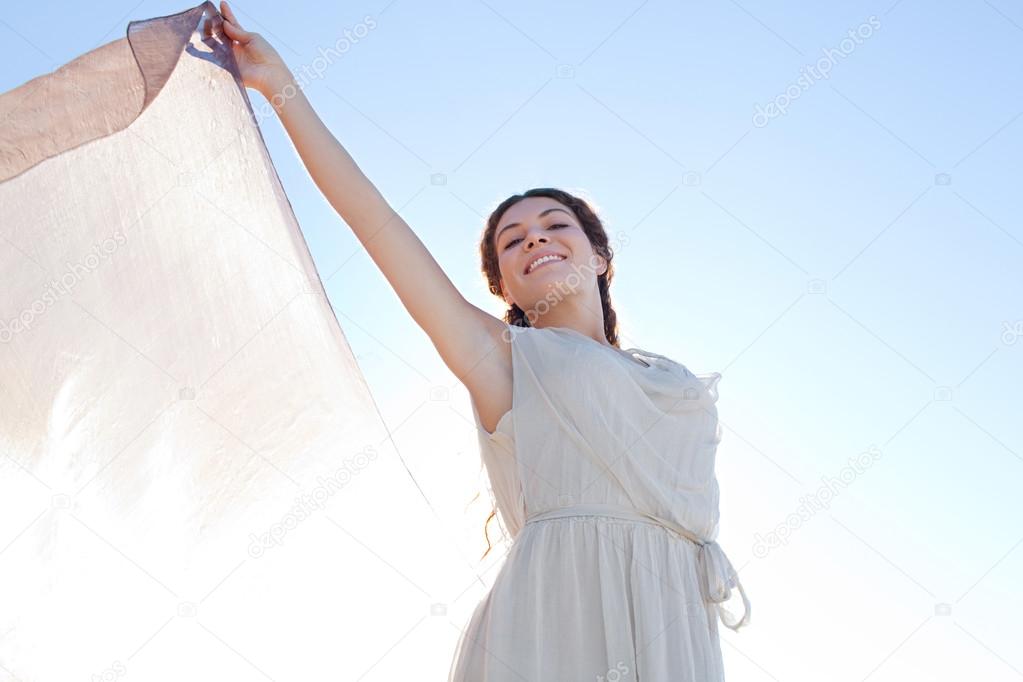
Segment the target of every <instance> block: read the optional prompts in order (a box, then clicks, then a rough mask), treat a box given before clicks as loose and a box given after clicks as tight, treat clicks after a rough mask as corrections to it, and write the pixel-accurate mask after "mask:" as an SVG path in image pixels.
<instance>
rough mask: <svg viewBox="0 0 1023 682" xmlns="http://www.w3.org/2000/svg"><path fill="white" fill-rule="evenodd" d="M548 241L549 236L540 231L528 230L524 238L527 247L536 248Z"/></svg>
mask: <svg viewBox="0 0 1023 682" xmlns="http://www.w3.org/2000/svg"><path fill="white" fill-rule="evenodd" d="M548 241H550V240H549V238H548V237H547V235H545V234H543V233H542V232H541V233H539V234H536V233H533V232H530V233H529V234H527V235H526V239H525V242H526V248H527V249H534V248H537V247H538V246H542V245H543V244H546V243H547V242H548Z"/></svg>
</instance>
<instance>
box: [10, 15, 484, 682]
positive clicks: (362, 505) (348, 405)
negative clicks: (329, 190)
mask: <svg viewBox="0 0 1023 682" xmlns="http://www.w3.org/2000/svg"><path fill="white" fill-rule="evenodd" d="M83 11H88V9H86V8H85V7H83ZM221 29H222V21H221V17H220V15H219V13H218V12H217V10H216V8H215V7H214V5H213V4H212V3H209V2H204V3H202V4H201V5H198V6H196V7H193V8H191V9H189V10H187V11H184V12H181V13H178V14H174V15H170V16H166V17H159V18H155V19H150V20H145V21H136V22H131V23H130V24H129V25H128V27H127V31H126V35H125V37H124V38H122V39H119V40H116V41H114V42H111V43H109V44H106V45H103V46H101V47H98V48H96V49H95V50H93V51H91V52H89V53H87V54H84V55H82V56H81V57H79V58H78V59H75V60H74V61H72V62H69V63H68V64H66V65H64V66H62V67H61V68H59V69H58V70H56V71H55V72H53V73H50V74H46V75H43V76H40V77H39V78H36V79H34V80H31V81H29V82H27V83H25V84H24V85H22V86H20V87H18V88H16V89H14V90H12V91H10V92H7V93H4V94H3V95H0V120H2V121H3V124H2V126H0V207H2V223H0V272H3V286H2V292H0V453H2V455H3V456H2V457H0V678H2V679H4V680H6V679H8V678H9V679H12V680H21V681H22V682H30V681H37V680H46V681H66V680H86V679H117V678H120V677H122V676H124V678H125V679H138V680H149V681H152V680H182V679H191V680H225V679H229V680H249V679H252V680H257V679H258V680H265V679H274V680H281V681H283V680H299V679H303V680H311V679H335V680H348V679H353V680H354V679H360V678H361V679H369V678H365V677H364V676H365V675H367V673H368V671H370V670H373V671H374V674H375V675H380V676H381V677H380V679H388V677H389V676H395V675H397V674H398V673H399V672H400V673H401V674H408V672H409V671H410V670H416V671H419V672H423V671H424V670H427V671H428V670H429V665H430V661H433V665H434V667H435V669H436V670H438V671H443V669H444V668H445V666H446V665H447V662H448V659H449V656H450V650H451V649H452V648H453V643H454V640H455V637H456V636H457V634H458V633H457V630H455V629H454V628H452V627H451V625H450V624H449V623H448V622H446V621H447V620H448V618H447V617H446V616H445V610H446V609H447V608H448V606H450V605H451V602H452V601H453V597H454V596H455V595H459V594H461V593H463V592H465V590H466V588H467V586H468V585H467V582H468V583H469V584H470V585H471V584H472V582H474V581H475V580H476V579H477V578H476V576H474V575H472V572H473V568H474V567H473V564H472V558H471V557H469V556H467V555H466V554H465V553H463V554H459V553H458V552H457V551H452V550H451V547H450V546H449V545H448V544H446V536H444V534H443V533H442V532H441V529H439V528H438V527H437V521H438V517H437V516H436V515H435V514H431V513H429V512H430V508H429V501H428V500H427V499H426V497H425V496H423V495H421V494H420V492H419V490H418V486H417V485H416V484H415V482H414V481H413V480H412V479H411V478H410V475H409V473H410V472H409V471H407V470H406V469H405V468H404V466H403V465H404V461H403V460H402V459H401V458H400V456H399V455H398V453H397V451H396V448H395V447H394V444H393V441H392V440H391V439H390V438H389V434H388V432H387V429H386V427H385V426H384V424H383V421H382V419H381V417H380V414H379V413H378V411H377V409H376V406H375V404H374V401H373V398H372V396H371V395H370V393H369V391H368V389H367V385H366V381H365V379H364V378H363V376H362V373H361V372H360V369H359V366H358V364H357V363H356V361H355V358H354V356H353V354H352V351H351V348H350V347H349V344H348V342H347V341H346V339H345V336H344V334H343V333H342V330H341V328H340V326H339V325H338V323H337V319H336V317H335V315H334V312H333V310H332V308H331V305H330V303H329V301H328V299H327V297H326V293H325V290H324V287H323V284H322V283H321V281H320V278H319V276H318V274H317V271H316V269H315V267H314V264H313V260H312V258H311V256H310V253H309V250H308V248H307V246H306V242H305V240H304V239H303V236H302V233H301V231H300V229H299V226H298V224H297V222H296V219H295V216H294V214H293V212H292V209H291V206H290V204H289V202H288V199H287V196H286V195H285V193H284V189H283V187H282V185H281V183H280V180H279V178H278V176H277V173H276V171H275V170H274V167H273V164H272V163H271V161H270V158H269V155H268V153H267V150H266V147H265V145H264V142H263V139H262V136H261V133H260V130H259V127H258V125H257V121H256V118H255V116H254V113H253V109H252V106H251V103H250V101H249V99H248V96H247V93H246V90H245V88H244V87H243V86H242V84H241V80H240V78H239V73H238V69H237V65H236V64H235V62H234V57H233V54H232V51H231V46H230V41H229V40H228V39H226V37H225V36H224V34H223V32H222V30H221ZM339 229H343V227H341V226H339ZM416 505H418V507H416ZM395 508H404V509H409V508H420V509H422V510H423V511H425V512H426V513H421V514H405V515H399V514H396V513H395V511H394V510H395ZM477 557H478V554H477ZM431 617H433V618H437V619H438V620H436V621H430V620H428V619H429V618H431ZM431 622H439V623H440V625H438V626H434V627H430V624H431ZM417 626H418V629H417V630H416V632H415V634H414V635H412V633H411V631H412V630H414V629H416V627H417ZM410 647H414V649H412V651H414V653H412V654H411V655H410V653H409V652H410ZM425 676H427V677H429V674H426V675H425Z"/></svg>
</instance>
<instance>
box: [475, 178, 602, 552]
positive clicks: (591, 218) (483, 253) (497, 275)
mask: <svg viewBox="0 0 1023 682" xmlns="http://www.w3.org/2000/svg"><path fill="white" fill-rule="evenodd" d="M530 197H547V198H550V199H554V200H555V201H557V202H558V203H560V204H562V205H564V206H565V207H566V208H568V209H569V210H570V211H571V212H572V214H573V215H574V216H575V217H576V220H578V221H579V224H580V225H582V228H583V232H585V233H586V237H587V238H588V239H589V240H590V244H591V245H592V246H593V251H594V252H595V253H596V254H597V255H599V256H602V257H603V258H604V259H605V261H607V269H606V271H605V272H604V273H603V274H601V275H598V276H597V287H598V289H599V290H600V305H601V308H603V313H604V336H605V337H607V340H608V343H610V344H611V345H612V346H614V347H616V348H617V347H618V316H617V315H616V314H615V309H614V307H613V306H612V305H611V292H610V288H611V280H612V279H613V278H614V265H613V264H612V260H613V258H614V251H613V250H612V248H611V245H610V244H609V243H608V238H607V232H606V231H605V230H604V224H603V223H602V222H601V220H600V218H598V217H597V214H596V212H595V211H594V210H593V208H592V207H591V206H590V204H589V203H587V202H586V200H585V199H581V198H580V197H577V196H574V195H572V194H569V193H568V192H565V191H564V190H560V189H555V188H553V187H537V188H534V189H530V190H526V191H525V192H523V193H522V194H513V195H512V196H510V197H508V198H507V199H505V200H504V201H502V202H501V203H500V204H498V206H497V208H495V209H494V210H493V211H492V212H491V214H490V217H489V218H487V226H486V229H485V230H484V231H483V238H482V240H481V241H480V260H481V261H482V269H483V275H484V276H485V277H486V279H487V286H488V287H489V289H490V293H492V294H494V295H495V296H497V297H499V298H501V299H502V300H504V299H503V297H501V271H500V269H499V268H498V264H497V245H496V244H495V243H494V234H495V232H496V231H497V228H498V224H499V223H500V221H501V218H502V216H504V213H505V211H507V210H508V209H509V208H510V207H511V206H513V205H515V204H517V203H518V202H520V201H522V200H523V199H528V198H530ZM504 321H505V322H507V323H508V324H512V325H515V326H517V327H529V326H531V325H530V321H529V316H528V315H527V314H526V312H525V311H524V310H522V309H521V308H519V307H518V306H517V305H515V304H514V303H512V304H511V307H509V308H508V310H507V311H505V313H504ZM496 515H497V506H496V505H495V506H494V507H493V509H491V511H490V516H488V517H487V521H486V523H485V524H484V526H483V536H484V537H485V538H486V540H487V551H486V552H484V553H483V556H481V557H480V559H481V560H482V559H483V558H484V557H486V556H487V554H489V553H490V550H491V544H490V535H489V534H488V533H487V528H488V527H489V526H490V520H491V519H493V518H494V517H495V516H496Z"/></svg>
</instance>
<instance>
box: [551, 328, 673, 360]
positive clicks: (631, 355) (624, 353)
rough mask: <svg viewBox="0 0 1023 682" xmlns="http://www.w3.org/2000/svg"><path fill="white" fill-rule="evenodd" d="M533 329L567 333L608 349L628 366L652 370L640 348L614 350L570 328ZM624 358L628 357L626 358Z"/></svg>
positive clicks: (612, 347)
mask: <svg viewBox="0 0 1023 682" xmlns="http://www.w3.org/2000/svg"><path fill="white" fill-rule="evenodd" d="M533 329H550V330H551V331H563V332H568V333H569V334H572V335H574V336H578V337H579V338H580V339H584V340H586V341H589V342H590V343H592V344H594V345H596V346H601V347H602V348H606V349H608V350H609V351H611V352H612V353H614V354H615V355H617V356H619V357H620V358H621V359H622V360H624V361H625V362H627V363H629V364H630V365H634V366H635V367H637V368H638V369H641V370H650V369H653V368H654V365H653V363H651V362H648V361H647V360H646V357H647V354H646V353H645V352H644V351H643V349H641V348H621V349H619V348H615V347H614V346H611V345H609V344H604V343H600V342H599V341H595V340H594V339H591V338H590V337H589V336H586V334H583V333H582V332H580V331H578V330H575V329H572V328H571V327H559V326H553V325H552V326H548V327H533ZM632 351H637V352H638V353H640V354H641V355H643V356H644V359H643V360H639V359H638V358H636V356H635V354H634V353H633V352H632ZM626 356H629V357H626Z"/></svg>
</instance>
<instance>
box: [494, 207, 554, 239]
mask: <svg viewBox="0 0 1023 682" xmlns="http://www.w3.org/2000/svg"><path fill="white" fill-rule="evenodd" d="M551 211H561V212H562V213H564V214H565V215H567V216H568V217H570V218H571V217H572V214H571V213H569V212H568V211H566V210H565V209H563V208H560V207H558V206H553V207H551V208H548V209H547V210H546V211H541V212H540V215H538V216H536V217H537V218H543V217H544V216H545V215H547V214H548V213H550V212H551ZM520 225H522V223H509V224H508V225H505V226H504V227H502V228H501V229H500V230H498V232H497V236H496V237H494V243H495V244H496V243H498V242H499V241H501V235H502V234H504V231H505V230H510V229H511V228H513V227H519V226H520Z"/></svg>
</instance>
